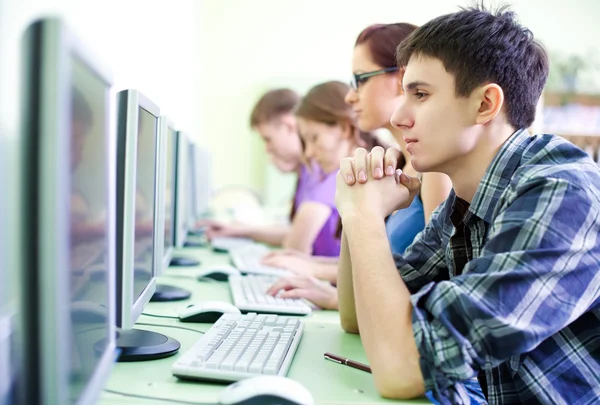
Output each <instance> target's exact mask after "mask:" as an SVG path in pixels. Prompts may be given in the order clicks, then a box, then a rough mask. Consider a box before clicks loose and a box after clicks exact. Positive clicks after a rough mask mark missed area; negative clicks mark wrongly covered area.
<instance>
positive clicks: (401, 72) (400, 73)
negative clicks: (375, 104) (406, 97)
mask: <svg viewBox="0 0 600 405" xmlns="http://www.w3.org/2000/svg"><path fill="white" fill-rule="evenodd" d="M405 71H406V68H400V70H398V83H397V92H398V93H397V94H398V95H399V96H401V95H403V94H404V89H403V88H402V81H403V80H404V72H405Z"/></svg>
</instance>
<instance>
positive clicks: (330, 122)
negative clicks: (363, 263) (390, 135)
mask: <svg viewBox="0 0 600 405" xmlns="http://www.w3.org/2000/svg"><path fill="white" fill-rule="evenodd" d="M348 90H349V86H348V85H347V84H344V83H342V82H338V81H330V82H325V83H321V84H318V85H316V86H314V87H313V88H312V89H310V90H309V92H308V93H307V94H306V95H305V96H304V97H303V98H302V100H301V101H300V104H299V105H298V107H297V108H296V111H295V114H296V118H297V120H298V132H299V134H300V137H301V139H302V142H303V144H304V156H305V158H306V159H307V161H312V162H314V163H315V164H316V165H317V166H318V167H319V171H320V177H319V178H318V180H317V182H316V183H315V185H314V187H313V188H312V189H311V190H310V191H309V192H307V195H306V199H305V202H304V204H314V205H315V206H318V207H319V211H318V212H319V213H318V215H314V216H313V217H312V219H311V220H312V222H311V225H312V228H307V229H306V231H307V232H310V233H311V234H315V235H317V236H316V239H315V243H314V249H313V254H314V255H316V256H328V257H337V256H339V253H340V239H339V232H338V229H339V227H340V218H339V215H338V213H337V210H336V208H335V202H334V198H335V178H336V173H337V171H338V169H339V162H340V159H341V158H343V157H344V156H349V154H351V153H352V151H353V150H354V149H355V148H357V147H363V148H366V149H368V150H371V148H373V147H374V146H378V145H379V146H381V145H382V143H381V142H380V141H379V139H378V138H377V137H375V136H374V135H373V134H371V133H368V132H364V131H361V130H360V129H359V128H358V127H357V126H356V121H355V119H356V116H355V114H354V112H353V111H352V109H351V108H350V106H348V105H347V104H346V103H345V102H344V96H345V95H346V93H347V92H348ZM299 250H300V251H305V249H304V250H303V249H299Z"/></svg>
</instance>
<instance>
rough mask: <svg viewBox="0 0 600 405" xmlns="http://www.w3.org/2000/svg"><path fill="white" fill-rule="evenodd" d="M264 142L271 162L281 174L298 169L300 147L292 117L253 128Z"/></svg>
mask: <svg viewBox="0 0 600 405" xmlns="http://www.w3.org/2000/svg"><path fill="white" fill-rule="evenodd" d="M254 129H255V130H256V131H257V132H258V133H259V134H260V136H261V137H262V139H263V141H264V142H265V148H266V150H267V154H268V155H269V157H270V158H271V162H272V163H273V164H274V165H275V166H276V167H277V168H278V169H279V170H280V171H282V172H284V173H286V172H291V171H294V170H296V169H297V168H298V164H299V163H300V160H301V158H302V145H301V143H300V137H299V136H298V132H297V129H296V122H295V118H294V117H293V116H291V115H290V116H289V117H282V118H280V119H274V120H271V121H269V122H265V123H261V124H258V125H257V126H256V127H255V128H254Z"/></svg>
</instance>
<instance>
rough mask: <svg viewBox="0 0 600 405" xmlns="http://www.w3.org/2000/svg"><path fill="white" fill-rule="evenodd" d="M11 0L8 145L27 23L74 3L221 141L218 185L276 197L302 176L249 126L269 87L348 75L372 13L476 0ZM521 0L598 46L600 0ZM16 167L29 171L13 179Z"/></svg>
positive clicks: (119, 70)
mask: <svg viewBox="0 0 600 405" xmlns="http://www.w3.org/2000/svg"><path fill="white" fill-rule="evenodd" d="M0 1H2V3H3V4H2V6H3V10H2V12H1V13H0V131H1V132H2V135H1V137H0V138H1V139H0V141H1V142H2V144H1V145H0V146H2V149H1V150H2V152H4V153H6V152H8V155H9V156H10V157H14V153H11V152H14V151H15V149H14V147H15V139H16V117H17V112H18V110H17V106H18V101H19V90H18V83H19V65H18V62H19V38H20V35H21V32H22V30H23V27H24V26H25V24H26V23H27V21H29V20H30V19H31V18H33V17H34V16H36V15H39V14H42V13H46V12H54V13H58V14H61V15H63V16H64V17H65V18H66V19H67V20H68V22H69V23H70V24H71V26H73V28H74V30H75V31H76V32H77V33H78V34H79V36H80V37H81V38H82V40H83V41H84V42H86V43H87V44H89V45H90V47H91V48H93V49H94V50H95V52H96V53H97V54H99V55H100V56H101V57H102V58H103V59H104V60H105V62H106V64H107V65H109V66H110V67H111V68H112V70H113V72H114V73H115V85H116V87H117V88H119V89H120V88H126V87H134V88H138V89H140V90H142V91H143V92H144V93H146V95H147V96H149V97H150V98H151V99H153V100H154V101H155V102H156V103H157V104H159V105H160V106H161V108H162V109H163V111H165V112H166V113H168V114H169V115H170V116H171V117H172V118H173V119H174V121H175V122H176V123H177V125H178V126H180V127H181V128H183V129H185V130H187V131H188V132H189V133H190V134H191V135H192V136H194V137H195V138H196V139H197V140H198V141H200V142H201V143H202V144H203V145H204V146H206V147H208V148H209V149H210V150H211V151H212V152H213V171H212V181H213V184H214V185H215V186H217V187H219V186H223V185H226V184H233V183H235V184H243V185H246V186H250V187H253V188H256V189H258V190H259V191H261V190H264V191H265V194H266V198H267V201H268V202H270V203H279V202H281V201H283V200H284V199H285V198H286V196H287V195H289V192H290V190H291V187H292V185H293V178H292V177H290V176H287V177H286V176H281V175H279V174H278V173H277V172H276V171H275V170H274V169H273V168H272V167H271V166H269V165H266V159H265V155H264V152H263V150H262V144H261V142H260V140H259V139H258V137H257V136H256V135H254V134H252V133H251V131H250V129H249V127H248V115H249V112H250V109H251V108H252V105H253V103H254V102H255V101H256V99H257V98H258V97H259V96H260V94H261V93H262V92H263V91H265V90H267V89H268V88H271V87H274V86H289V87H292V88H295V89H296V90H298V91H302V92H303V91H305V90H307V89H308V88H309V87H311V86H312V85H314V84H316V83H318V82H321V81H325V80H330V79H338V80H344V81H345V80H348V77H349V75H350V58H351V53H352V47H353V43H354V39H355V38H356V36H357V35H358V33H359V32H360V31H361V30H362V29H363V28H364V27H366V26H367V25H369V24H372V23H376V22H384V23H385V22H398V21H407V22H412V23H415V24H422V23H424V22H426V21H427V20H428V19H430V18H432V17H435V16H437V15H439V14H442V13H447V12H452V11H455V10H457V9H458V7H457V5H456V4H467V1H459V0H456V1H455V0H422V1H413V2H401V1H399V0H370V1H364V0H303V1H296V0H252V1H246V0H176V1H173V0H171V1H168V0H146V1H142V0H105V1H102V2H91V1H81V0H52V1H49V0H47V1H42V0H0ZM510 3H511V4H512V5H513V9H514V10H515V11H517V13H518V14H519V15H520V17H521V21H522V22H523V23H524V24H525V25H527V26H528V27H530V28H531V29H532V30H533V32H534V33H535V35H536V36H537V37H538V38H540V39H541V40H542V41H544V43H545V44H546V45H547V47H548V48H549V49H550V50H551V51H563V52H578V53H585V52H587V51H588V50H589V49H590V48H595V49H598V46H599V45H598V44H597V39H598V38H600V24H597V23H596V19H597V17H598V16H599V15H600V2H598V1H597V0H571V1H568V2H565V1H564V0H513V1H510ZM13 164H14V161H9V167H8V168H9V169H14V166H11V165H13ZM11 172H14V171H12V170H11ZM13 178H14V179H18V176H17V177H12V176H11V178H10V179H9V180H11V181H12V179H13ZM11 184H12V185H13V186H14V184H15V181H13V183H11ZM9 190H11V189H10V188H9ZM9 194H10V193H9ZM10 201H12V200H9V202H10Z"/></svg>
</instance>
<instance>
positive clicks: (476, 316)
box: [411, 178, 600, 403]
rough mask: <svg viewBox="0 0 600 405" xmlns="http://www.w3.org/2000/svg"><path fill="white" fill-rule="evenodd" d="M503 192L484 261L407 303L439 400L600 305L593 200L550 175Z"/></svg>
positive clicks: (483, 253)
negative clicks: (462, 384) (504, 196)
mask: <svg viewBox="0 0 600 405" xmlns="http://www.w3.org/2000/svg"><path fill="white" fill-rule="evenodd" d="M507 194H508V195H509V196H510V198H501V200H500V201H499V203H498V206H499V210H498V211H497V212H498V213H497V215H496V216H495V220H494V222H493V224H492V225H491V227H490V230H489V239H488V240H487V243H486V244H485V246H484V247H483V249H482V251H481V254H480V255H479V256H478V258H476V259H474V260H472V261H470V262H468V263H467V265H466V266H465V268H464V269H463V274H462V275H460V276H458V277H454V278H452V279H451V280H447V281H442V282H438V283H429V284H428V285H426V286H425V287H424V288H423V289H421V291H419V292H418V293H416V294H414V295H413V296H412V297H411V301H412V304H413V318H412V324H413V332H414V337H415V341H416V344H417V347H418V349H419V353H420V356H421V360H420V365H421V371H422V374H423V377H424V380H425V387H426V390H431V391H433V393H434V395H435V396H436V398H437V399H438V400H440V402H442V403H447V402H452V401H455V400H456V398H457V397H456V396H457V395H458V391H459V389H458V388H460V386H461V384H460V381H462V380H466V379H468V378H472V377H473V376H475V375H477V373H478V371H479V370H481V369H484V370H485V369H491V368H493V367H496V366H498V365H499V364H500V363H502V362H504V361H507V360H509V359H511V357H512V356H519V355H521V354H523V353H527V352H529V351H531V350H533V349H534V348H536V347H537V346H538V345H539V344H540V343H541V342H542V341H544V340H546V339H548V338H549V337H550V336H552V335H554V334H555V333H557V332H558V331H559V330H561V329H563V328H564V327H565V326H567V325H568V324H570V323H571V322H572V321H574V320H575V319H577V318H578V317H579V316H580V315H581V314H582V313H584V312H585V311H587V310H588V308H589V307H590V306H591V305H592V304H594V302H595V301H596V300H597V299H598V294H599V293H598V292H599V291H600V272H598V266H599V262H598V259H597V258H598V257H600V251H599V250H600V249H599V248H598V233H599V232H600V227H599V221H598V218H600V216H599V214H600V213H599V212H598V207H597V203H595V202H593V200H592V199H591V198H590V196H589V195H588V194H587V193H586V192H585V191H584V190H582V189H579V188H578V187H576V186H573V185H572V184H570V183H568V182H567V181H565V180H560V179H552V178H543V179H532V180H529V181H527V182H523V183H522V184H517V185H512V186H511V187H510V192H509V193H505V195H507ZM513 359H515V358H514V357H513Z"/></svg>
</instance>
